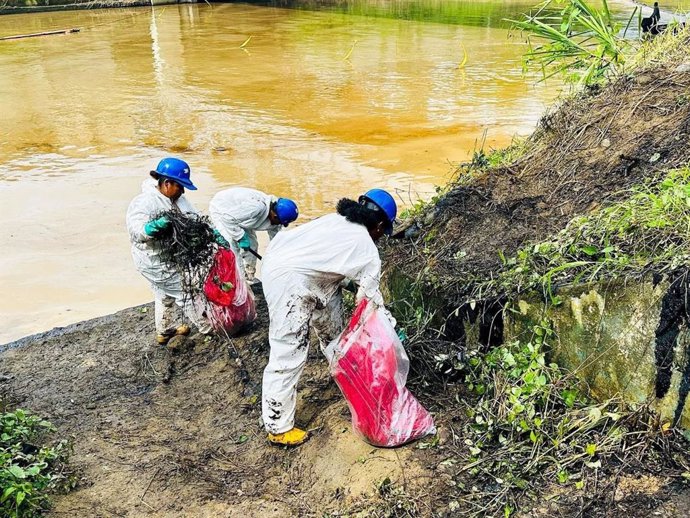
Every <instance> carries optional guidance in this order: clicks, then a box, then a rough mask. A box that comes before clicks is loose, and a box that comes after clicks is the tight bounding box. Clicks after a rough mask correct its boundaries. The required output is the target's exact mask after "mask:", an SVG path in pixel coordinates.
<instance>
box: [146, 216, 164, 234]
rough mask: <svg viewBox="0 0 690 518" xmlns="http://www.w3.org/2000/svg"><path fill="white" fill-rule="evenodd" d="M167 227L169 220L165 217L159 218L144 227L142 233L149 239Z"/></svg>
mask: <svg viewBox="0 0 690 518" xmlns="http://www.w3.org/2000/svg"><path fill="white" fill-rule="evenodd" d="M168 226H170V220H169V219H168V218H167V217H165V216H161V217H160V218H158V219H152V220H151V221H149V222H148V223H147V224H146V225H144V232H146V235H147V236H149V237H156V235H157V234H158V233H159V232H160V231H162V230H165V229H166V228H168Z"/></svg>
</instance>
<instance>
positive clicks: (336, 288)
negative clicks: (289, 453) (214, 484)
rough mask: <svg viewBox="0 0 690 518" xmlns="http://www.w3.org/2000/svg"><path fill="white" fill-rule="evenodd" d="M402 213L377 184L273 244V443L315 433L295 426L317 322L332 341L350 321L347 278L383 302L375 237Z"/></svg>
mask: <svg viewBox="0 0 690 518" xmlns="http://www.w3.org/2000/svg"><path fill="white" fill-rule="evenodd" d="M396 212H397V207H396V204H395V200H394V199H393V197H392V196H391V195H390V194H389V193H387V192H386V191H384V190H382V189H372V190H371V191H369V192H367V193H366V194H365V195H363V196H361V197H360V198H359V202H355V201H353V200H349V199H347V198H343V199H341V200H340V201H339V202H338V205H337V214H329V215H327V216H323V217H321V218H318V219H316V220H314V221H311V222H309V223H306V224H305V225H302V226H301V227H298V228H296V229H294V230H290V231H287V232H281V233H280V234H279V235H277V236H276V237H275V239H274V240H273V241H272V242H271V244H270V245H269V247H268V250H267V252H266V254H265V257H264V263H263V266H262V278H263V288H264V295H265V297H266V303H267V304H268V311H269V316H270V326H269V342H270V346H271V351H270V356H269V360H268V365H266V369H265V370H264V376H263V400H262V415H263V421H264V425H265V427H266V430H267V431H268V440H269V441H270V442H272V443H276V444H285V445H289V446H294V445H297V444H301V443H303V442H304V441H305V440H306V439H307V432H305V431H304V430H300V429H299V428H295V426H294V420H295V404H296V399H297V382H298V381H299V378H300V375H301V374H302V370H303V369H304V366H305V364H306V360H307V352H308V346H309V328H310V324H314V326H315V327H316V331H317V332H318V333H321V334H322V336H321V338H323V339H324V341H328V340H330V339H332V338H334V337H335V336H336V335H337V333H339V332H340V331H341V330H342V328H343V320H342V298H341V291H340V285H341V282H342V281H343V280H344V279H351V280H353V281H354V282H355V283H357V285H359V290H358V292H357V300H358V301H359V300H361V298H362V297H367V298H368V299H369V300H371V301H372V302H373V303H375V304H377V305H378V306H380V307H383V297H382V295H381V291H380V289H379V282H380V277H381V259H380V257H379V252H378V249H377V248H376V244H375V242H376V241H378V240H379V239H380V238H381V236H383V235H384V234H390V233H391V231H392V228H393V221H394V220H395V216H396ZM387 315H388V317H389V318H390V319H391V321H392V323H393V325H395V320H394V319H393V317H392V316H391V315H390V314H389V313H387Z"/></svg>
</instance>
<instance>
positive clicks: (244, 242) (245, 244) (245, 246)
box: [237, 232, 252, 250]
mask: <svg viewBox="0 0 690 518" xmlns="http://www.w3.org/2000/svg"><path fill="white" fill-rule="evenodd" d="M237 244H238V246H239V247H240V248H241V249H242V250H249V249H250V248H251V247H252V242H251V241H250V240H249V236H248V235H247V233H246V232H245V233H244V235H243V236H242V239H240V240H239V241H238V242H237Z"/></svg>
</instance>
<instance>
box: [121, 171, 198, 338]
mask: <svg viewBox="0 0 690 518" xmlns="http://www.w3.org/2000/svg"><path fill="white" fill-rule="evenodd" d="M151 176H152V178H149V179H147V180H145V181H144V183H143V184H142V188H141V194H139V195H138V196H137V197H136V198H134V199H133V200H132V202H131V203H130V204H129V208H128V209H127V230H128V232H129V239H130V241H131V243H132V257H133V259H134V265H135V266H136V268H137V270H138V271H139V273H141V274H142V275H143V276H144V278H145V279H146V280H147V281H149V282H150V283H151V289H152V290H153V295H154V300H155V322H156V341H157V342H158V343H159V344H161V345H163V344H166V343H167V342H168V341H169V340H170V339H171V338H172V337H173V336H175V335H186V334H189V331H190V328H189V326H188V325H186V324H182V325H176V323H175V322H174V318H175V304H176V303H177V305H179V306H181V307H182V310H183V313H184V315H185V317H186V318H187V319H189V321H190V322H191V323H192V324H194V325H195V326H196V327H197V328H198V329H199V331H200V332H202V333H208V332H210V330H211V326H210V324H209V322H208V320H206V319H205V318H204V317H203V316H202V315H200V311H199V309H198V308H197V307H196V306H195V303H194V300H192V297H191V296H185V293H184V292H183V289H182V279H181V277H180V274H179V273H178V272H177V271H173V270H171V269H170V268H168V267H166V266H165V265H164V264H163V262H162V261H161V258H160V248H158V247H157V245H156V238H157V237H159V236H160V235H161V234H162V233H163V232H165V231H166V229H167V228H168V227H169V225H170V221H169V220H168V218H166V217H165V216H162V217H159V215H160V214H161V213H162V212H166V211H170V210H179V211H181V212H183V213H194V214H196V213H197V210H196V209H195V208H194V207H193V206H192V204H191V203H190V202H189V201H187V198H186V197H185V196H184V190H185V189H189V190H196V187H195V186H194V184H193V183H192V182H191V180H190V169H189V165H187V163H186V162H185V161H183V160H179V159H177V158H164V159H163V160H161V161H160V163H159V164H158V167H156V170H155V171H151Z"/></svg>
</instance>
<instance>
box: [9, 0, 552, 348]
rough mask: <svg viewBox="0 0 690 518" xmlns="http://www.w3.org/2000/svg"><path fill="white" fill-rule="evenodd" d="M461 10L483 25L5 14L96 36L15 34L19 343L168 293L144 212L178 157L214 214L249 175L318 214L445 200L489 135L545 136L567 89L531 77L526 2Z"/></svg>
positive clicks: (244, 10)
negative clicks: (159, 282) (144, 244)
mask: <svg viewBox="0 0 690 518" xmlns="http://www.w3.org/2000/svg"><path fill="white" fill-rule="evenodd" d="M419 3H420V4H425V3H428V4H430V5H434V6H435V5H437V4H439V2H437V1H431V0H426V2H425V1H424V0H423V1H421V2H419ZM452 3H453V2H445V4H452ZM529 3H531V2H508V4H510V6H511V9H513V10H514V11H515V10H518V9H523V8H524V7H525V6H526V5H529ZM359 4H362V2H361V1H360V2H359ZM440 4H444V2H440ZM457 4H458V5H456V6H455V8H456V9H459V11H458V12H460V13H461V12H462V9H463V5H466V6H468V7H467V8H468V9H470V8H471V9H473V10H472V13H471V23H469V22H468V24H463V23H462V17H460V18H458V19H455V18H453V20H454V23H437V22H434V21H429V20H414V19H412V20H411V19H401V18H398V17H396V16H395V13H392V14H391V16H389V17H385V16H384V17H382V16H366V15H357V14H349V13H342V12H340V13H339V12H334V11H309V10H298V9H279V8H273V7H266V6H250V5H243V4H214V5H213V6H208V5H171V6H161V7H156V8H153V9H152V8H136V9H121V10H93V11H73V12H60V13H36V14H30V15H9V16H2V17H0V37H1V36H6V35H11V34H22V33H31V32H39V31H48V30H54V29H62V28H70V27H80V28H81V29H82V30H81V32H80V33H78V34H70V35H58V36H48V37H41V38H31V39H22V40H14V41H2V42H0V70H1V71H2V73H1V74H0V103H1V109H0V210H1V213H2V214H1V215H2V225H0V247H1V249H2V254H1V255H0V284H1V285H2V288H3V295H4V296H3V297H0V314H2V317H3V325H2V326H1V327H0V344H1V343H6V342H8V341H10V340H13V339H16V338H19V337H21V336H24V335H26V334H29V333H33V332H38V331H43V330H47V329H50V328H51V327H53V326H56V325H65V324H68V323H71V322H75V321H78V320H82V319H84V318H88V317H94V316H98V315H101V314H105V313H109V312H112V311H114V310H117V309H121V308H124V307H126V306H130V305H133V304H137V303H141V302H144V301H147V300H150V299H151V294H150V291H149V289H148V286H147V284H146V283H145V282H144V280H143V279H142V278H141V277H140V276H139V275H138V274H137V272H136V271H135V270H134V267H133V265H132V262H131V257H130V252H129V242H128V237H127V235H126V232H125V226H124V215H125V211H126V208H127V205H128V203H129V201H130V200H131V198H133V197H134V196H135V195H136V194H137V193H138V192H139V188H140V184H141V181H142V180H143V179H144V178H145V177H146V176H147V172H148V171H149V170H150V169H152V168H153V167H155V165H156V163H157V161H158V160H159V159H160V158H162V157H164V156H168V155H174V156H179V157H182V158H184V159H185V160H187V161H188V162H189V164H190V165H191V167H192V177H193V180H194V181H195V183H196V184H197V185H198V186H199V190H198V191H196V192H193V193H190V194H188V197H189V199H190V200H191V201H192V202H193V203H194V204H195V205H196V206H197V207H198V208H200V209H201V210H203V211H205V210H206V208H207V206H208V201H209V200H210V198H211V196H212V195H213V194H214V193H215V192H217V191H218V190H220V189H222V188H224V187H228V186H231V185H245V186H251V187H255V188H258V189H261V190H264V191H267V192H271V193H274V194H277V195H282V196H288V197H293V198H294V199H296V200H297V201H298V203H299V205H300V208H301V214H302V215H301V218H300V220H301V221H306V220H308V219H309V218H313V217H316V216H318V215H321V214H323V213H326V212H328V211H330V210H332V208H333V206H334V204H335V202H336V201H337V199H338V198H340V197H342V196H351V197H353V196H356V195H357V194H358V193H360V192H362V191H363V190H366V189H368V188H371V187H384V188H387V189H391V190H393V191H395V192H396V193H397V196H398V199H399V201H400V202H401V203H406V204H409V203H410V202H414V201H415V200H417V199H419V198H427V197H429V196H430V194H431V193H433V189H434V186H435V185H439V184H443V183H445V182H446V181H447V180H448V178H449V175H450V171H451V169H452V167H451V164H452V163H455V162H458V161H462V160H466V159H467V158H468V157H469V156H470V155H471V153H472V150H473V149H474V148H475V146H476V145H477V141H481V140H482V136H483V134H484V133H485V132H486V146H487V147H498V146H504V145H506V144H508V143H509V142H510V140H511V138H512V136H513V135H514V134H516V133H517V134H527V133H529V132H530V131H531V130H532V129H533V127H534V126H535V124H536V122H537V120H538V118H539V116H540V115H541V114H542V113H543V111H544V109H545V107H546V106H547V105H549V104H550V102H551V101H552V100H553V99H554V97H555V96H556V95H557V93H558V88H559V87H558V84H556V83H549V84H547V85H544V84H536V83H535V81H536V78H535V76H523V73H522V68H521V55H522V53H523V52H524V50H525V47H524V45H523V43H522V42H521V41H520V40H519V38H511V37H509V33H508V31H507V30H506V29H505V28H504V27H505V25H504V24H503V23H498V22H496V20H498V21H500V20H502V17H503V15H504V14H506V13H504V12H503V11H499V13H498V14H496V13H495V12H493V11H491V13H493V14H491V15H488V14H483V11H481V10H479V11H477V9H478V7H477V6H478V5H479V4H482V2H481V1H479V2H457ZM484 4H486V6H492V5H495V4H501V2H484ZM487 12H489V11H487ZM507 14H510V13H507ZM514 14H517V13H514ZM458 16H460V15H458ZM468 20H470V18H469V17H468ZM250 37H251V39H249V38H250ZM247 40H249V41H247ZM243 43H244V44H245V45H244V46H243V47H242V45H243Z"/></svg>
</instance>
